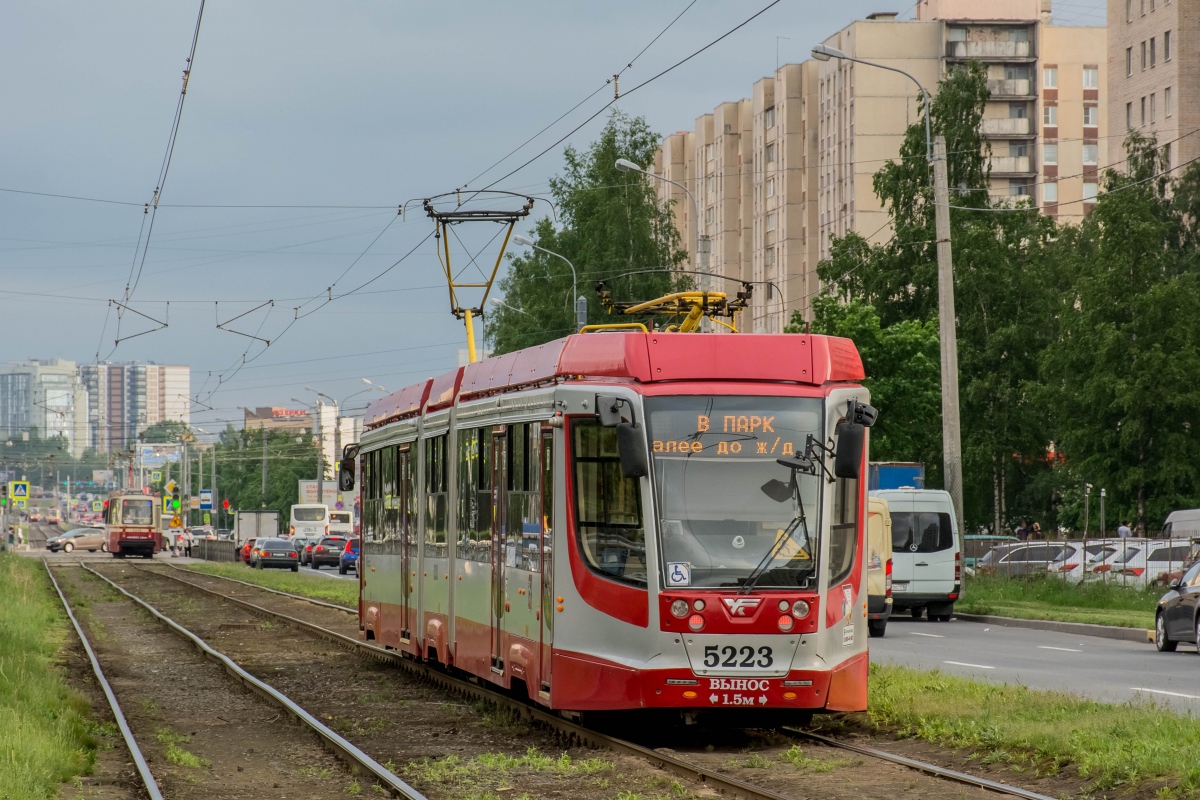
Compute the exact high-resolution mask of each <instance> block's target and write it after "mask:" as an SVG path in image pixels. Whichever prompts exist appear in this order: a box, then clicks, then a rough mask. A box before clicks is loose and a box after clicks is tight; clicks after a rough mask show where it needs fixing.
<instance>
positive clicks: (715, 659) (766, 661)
mask: <svg viewBox="0 0 1200 800" xmlns="http://www.w3.org/2000/svg"><path fill="white" fill-rule="evenodd" d="M774 663H775V659H774V657H773V656H772V654H771V648H769V647H760V648H758V651H757V652H755V650H754V648H753V647H740V648H739V647H733V646H732V645H725V646H724V647H718V646H717V645H715V644H710V645H707V646H705V648H704V666H706V667H769V666H771V665H772V664H774Z"/></svg>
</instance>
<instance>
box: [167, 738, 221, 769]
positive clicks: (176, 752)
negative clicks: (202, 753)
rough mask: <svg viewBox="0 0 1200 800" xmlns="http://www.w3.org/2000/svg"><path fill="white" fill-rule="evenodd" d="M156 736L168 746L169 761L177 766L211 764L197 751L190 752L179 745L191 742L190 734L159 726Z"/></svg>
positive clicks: (191, 767) (190, 767)
mask: <svg viewBox="0 0 1200 800" xmlns="http://www.w3.org/2000/svg"><path fill="white" fill-rule="evenodd" d="M155 738H157V739H158V740H159V741H160V742H162V743H163V744H165V745H166V746H167V761H170V762H171V763H172V764H174V765H175V766H177V767H188V768H189V769H198V768H200V767H207V766H209V761H208V759H204V758H200V757H199V756H197V755H196V754H195V753H191V752H188V751H187V750H184V749H183V748H182V747H180V746H179V743H180V742H183V743H184V744H187V743H188V742H190V741H191V740H192V739H191V737H190V736H184V735H183V734H180V733H176V732H175V731H173V730H171V729H170V728H159V729H158V732H157V733H156V734H155Z"/></svg>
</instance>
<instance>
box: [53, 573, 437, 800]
mask: <svg viewBox="0 0 1200 800" xmlns="http://www.w3.org/2000/svg"><path fill="white" fill-rule="evenodd" d="M43 563H44V564H45V566H46V569H47V572H48V573H49V574H50V577H51V581H52V582H53V583H54V585H55V588H56V590H57V591H58V593H59V597H60V599H61V600H62V602H63V605H64V608H65V609H66V610H67V613H68V616H69V617H70V619H71V622H72V625H73V626H74V628H75V631H76V633H77V634H78V636H79V638H80V641H81V643H82V645H83V649H84V651H85V653H86V654H87V655H88V658H89V661H90V662H91V664H92V667H93V671H94V674H95V675H96V677H97V681H98V682H99V684H100V686H101V688H102V690H103V692H104V694H105V696H106V699H107V700H108V703H109V707H110V709H111V710H112V713H113V716H114V719H115V720H116V722H117V727H118V729H119V730H120V732H121V735H122V738H123V739H124V741H125V743H126V746H127V747H128V749H129V751H130V754H131V755H132V757H133V760H134V762H135V764H136V766H137V771H138V774H139V776H140V779H141V783H142V786H143V787H144V789H145V793H146V795H147V796H149V797H150V798H152V800H158V798H162V797H164V796H168V797H177V798H187V797H197V798H202V797H211V796H218V795H219V796H222V797H256V798H257V797H264V798H265V797H280V798H283V797H296V796H305V797H314V798H336V797H341V796H344V794H345V791H346V786H347V785H351V786H353V785H356V784H357V783H358V781H359V780H360V779H366V780H367V781H368V782H373V783H374V785H376V786H378V787H380V788H381V789H384V790H386V792H387V793H389V794H391V795H393V796H397V797H401V798H406V799H407V800H426V798H425V796H424V795H422V794H421V793H419V792H418V791H417V790H415V789H413V788H412V787H411V786H409V785H408V784H407V783H405V782H404V781H403V780H401V779H400V778H398V777H397V776H396V775H394V774H393V773H391V771H390V770H388V769H386V768H385V767H384V766H382V765H380V764H378V763H377V762H375V761H374V760H373V759H371V758H370V757H369V756H367V755H366V754H365V753H363V752H361V751H360V750H359V749H358V748H357V747H355V746H354V745H353V744H351V743H350V742H348V741H347V740H346V739H344V738H343V737H342V736H341V735H339V734H338V733H336V732H335V731H333V730H331V729H330V728H329V727H328V726H326V725H324V724H323V723H322V722H321V721H320V720H318V719H316V718H315V717H314V716H313V715H311V714H309V713H308V712H307V711H305V710H304V709H303V708H301V707H300V706H299V705H298V704H296V703H295V702H294V701H293V700H292V699H291V698H289V697H288V696H287V695H285V694H284V693H282V692H280V691H279V690H278V689H276V688H275V687H273V686H271V685H270V684H268V683H267V682H265V681H263V680H261V679H259V678H257V677H255V676H253V675H251V674H249V673H248V672H246V671H245V670H244V669H242V668H241V667H240V666H239V665H238V664H236V663H235V662H234V661H233V660H232V659H230V658H229V657H228V656H225V655H224V654H223V653H221V652H220V651H218V650H217V649H216V648H213V647H212V646H211V645H210V644H208V643H207V642H205V641H204V640H203V639H201V638H200V637H198V636H196V635H195V634H194V633H193V632H191V631H189V630H188V629H186V628H184V627H183V626H182V625H179V624H178V623H177V622H175V621H174V620H172V619H170V618H169V617H167V616H166V615H164V614H162V613H161V612H160V611H159V610H158V609H156V608H155V607H154V606H152V605H151V604H149V603H146V602H145V601H144V600H142V599H141V598H139V597H137V596H135V595H133V594H132V593H130V592H128V591H126V590H125V589H124V588H122V587H121V586H119V585H118V584H117V583H115V582H113V581H110V580H108V579H107V578H106V577H105V576H104V575H102V574H101V573H100V572H98V571H97V570H94V569H91V568H90V567H89V566H87V565H86V564H84V563H83V562H78V565H79V568H80V569H81V570H83V571H84V572H87V573H90V574H91V575H94V576H96V577H97V578H98V579H99V581H101V582H103V583H99V582H97V581H83V582H81V583H80V585H78V586H72V588H71V589H70V590H66V591H64V589H63V584H62V583H61V582H60V581H59V580H58V578H59V577H61V576H62V575H63V574H64V572H63V571H64V569H65V570H71V569H72V568H71V567H62V566H57V567H56V568H54V569H52V568H51V567H50V564H49V563H48V562H46V561H45V560H43ZM56 571H58V572H59V575H58V576H56V575H55V572H56ZM79 608H83V609H86V612H87V613H86V615H85V616H86V618H87V620H86V621H85V622H81V621H80V615H79V614H77V613H76V611H77V609H79ZM135 608H136V609H137V611H135V612H134V613H132V614H131V613H129V612H130V611H133V610H134V609H135ZM142 614H147V615H149V616H150V617H151V618H152V624H151V625H150V626H149V627H148V626H147V625H146V622H148V621H150V620H147V619H146V617H145V616H142ZM155 623H157V624H155ZM88 628H91V629H92V630H91V633H92V636H89V635H88ZM163 628H165V630H164V629H163ZM105 666H108V667H109V670H107V672H106V670H105V669H104V667H105ZM239 685H240V686H241V687H244V688H245V689H249V692H247V693H242V692H241V691H240V690H239V689H238V688H235V687H237V686H239ZM251 693H253V694H251ZM122 700H123V701H124V702H122ZM222 714H224V716H222ZM284 714H286V715H287V716H288V717H289V718H290V719H292V720H294V721H295V723H296V724H295V726H293V725H292V724H287V723H281V722H280V721H279V720H280V718H281V716H283V715H284ZM310 736H315V739H314V738H309V737H310ZM192 750H195V752H194V753H193V752H191V751H192ZM331 753H332V755H330V754H331ZM335 757H336V759H337V760H335ZM339 760H340V762H341V764H345V765H346V767H347V768H345V769H343V768H342V766H341V764H339ZM151 764H154V765H155V766H154V770H155V773H157V774H152V773H151V771H150V765H151ZM314 776H316V777H315V778H314Z"/></svg>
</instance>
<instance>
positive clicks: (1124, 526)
mask: <svg viewBox="0 0 1200 800" xmlns="http://www.w3.org/2000/svg"><path fill="white" fill-rule="evenodd" d="M1117 538H1118V539H1131V538H1133V530H1132V529H1131V528H1130V527H1129V521H1128V520H1126V521H1125V522H1122V523H1121V524H1120V525H1118V526H1117Z"/></svg>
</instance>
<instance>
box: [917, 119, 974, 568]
mask: <svg viewBox="0 0 1200 800" xmlns="http://www.w3.org/2000/svg"><path fill="white" fill-rule="evenodd" d="M925 113H926V115H928V113H929V111H928V109H926V112H925ZM933 204H934V223H935V226H936V231H937V263H938V335H939V336H940V337H941V340H942V342H941V344H942V346H941V351H942V352H941V356H942V464H943V467H942V468H943V470H944V479H945V482H946V491H948V492H949V493H950V499H951V500H952V501H953V502H954V515H955V517H957V521H958V535H959V543H958V544H959V548H960V550H961V548H962V546H963V539H962V537H963V536H964V534H965V530H964V528H963V477H962V430H961V428H960V426H959V405H958V331H957V326H956V322H957V320H956V318H955V313H954V259H953V257H952V254H951V251H950V188H949V177H948V176H947V173H946V137H945V136H942V135H941V134H938V135H937V136H935V137H933ZM962 552H966V551H965V550H963V551H962Z"/></svg>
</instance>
